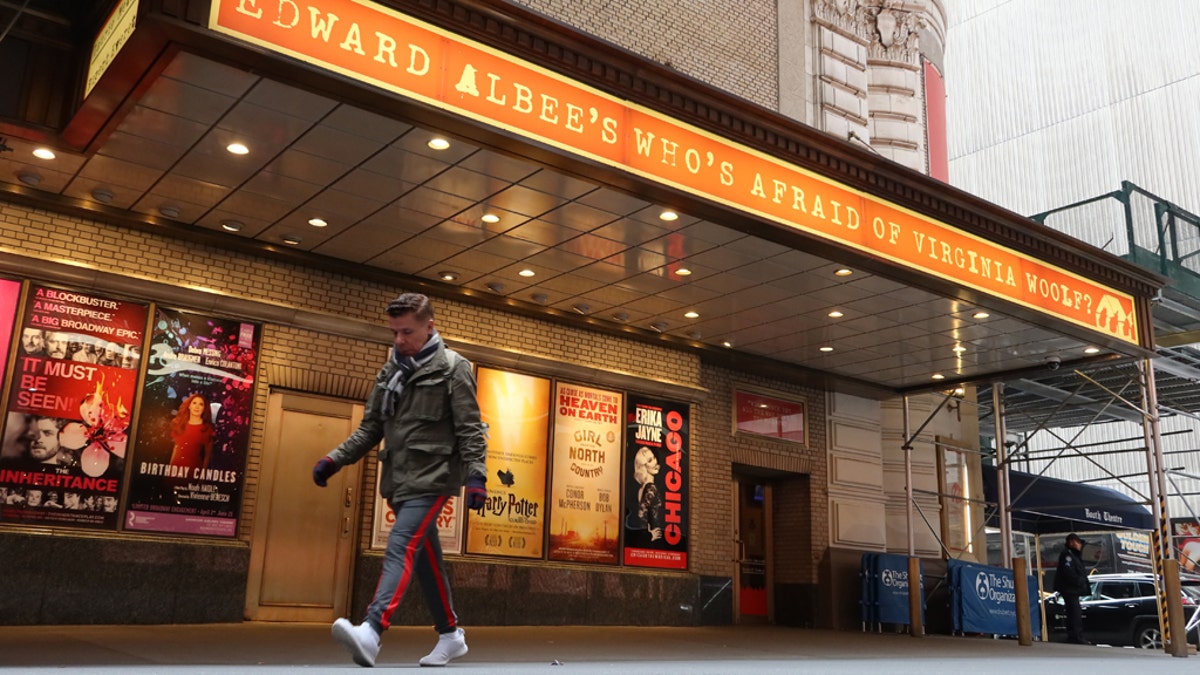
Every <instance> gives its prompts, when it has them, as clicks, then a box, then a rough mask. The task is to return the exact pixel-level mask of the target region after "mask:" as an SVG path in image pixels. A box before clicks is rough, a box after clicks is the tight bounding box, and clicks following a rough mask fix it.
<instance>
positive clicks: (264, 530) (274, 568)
mask: <svg viewBox="0 0 1200 675" xmlns="http://www.w3.org/2000/svg"><path fill="white" fill-rule="evenodd" d="M362 412H363V407H362V404H357V403H351V402H348V401H340V400H335V399H329V398H323V397H320V396H311V395H305V394H299V393H295V392H282V393H281V392H272V393H271V396H270V399H269V401H268V411H267V427H266V440H265V443H264V444H263V446H264V447H263V465H262V476H261V479H260V481H259V493H258V504H257V508H256V510H255V516H254V535H253V537H252V539H251V544H250V546H251V548H250V575H249V581H248V583H247V589H246V618H247V619H250V620H259V621H318V622H325V621H332V620H333V619H335V618H337V617H338V616H345V615H346V609H347V605H348V604H349V595H350V584H351V570H352V569H353V565H354V551H355V548H356V544H357V538H358V527H357V523H358V518H357V505H358V501H359V499H358V488H359V485H360V483H361V481H360V475H361V470H360V467H361V466H362V464H361V462H360V463H359V464H356V465H354V466H349V467H346V468H344V469H342V470H341V471H340V472H338V473H337V474H336V475H335V476H333V478H331V479H330V480H329V486H328V487H326V488H324V489H322V488H319V487H317V486H316V485H313V482H312V466H313V464H314V463H316V461H317V460H318V459H319V458H321V457H322V456H323V455H325V454H326V453H327V452H329V451H330V450H332V449H333V448H334V447H335V446H337V444H338V443H341V442H342V441H343V440H345V439H346V437H347V436H349V435H350V433H351V432H352V431H354V429H355V428H357V426H358V422H359V420H360V419H361V418H362Z"/></svg>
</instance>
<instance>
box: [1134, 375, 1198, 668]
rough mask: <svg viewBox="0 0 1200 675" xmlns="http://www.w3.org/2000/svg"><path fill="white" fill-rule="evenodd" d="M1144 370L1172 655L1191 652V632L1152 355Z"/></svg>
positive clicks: (1158, 563)
mask: <svg viewBox="0 0 1200 675" xmlns="http://www.w3.org/2000/svg"><path fill="white" fill-rule="evenodd" d="M1139 366H1140V368H1141V371H1142V377H1141V386H1142V401H1143V402H1144V403H1145V409H1144V410H1143V413H1142V429H1143V433H1144V434H1145V436H1146V466H1147V469H1149V476H1147V477H1148V478H1149V483H1150V501H1151V504H1152V512H1153V514H1154V518H1155V521H1156V522H1157V524H1158V527H1157V529H1156V530H1155V532H1154V535H1155V536H1154V537H1152V538H1151V539H1152V540H1153V543H1154V545H1153V546H1151V547H1150V552H1151V554H1152V555H1153V561H1154V571H1155V573H1156V576H1157V577H1158V583H1157V586H1158V607H1159V623H1160V625H1161V626H1162V636H1163V648H1164V649H1165V650H1166V651H1167V653H1168V654H1170V655H1171V656H1176V657H1186V656H1187V635H1186V631H1185V629H1184V623H1183V605H1182V599H1181V598H1180V596H1179V565H1178V563H1177V561H1175V560H1174V550H1173V547H1172V546H1171V533H1170V529H1169V528H1168V525H1167V522H1168V513H1167V484H1166V471H1165V468H1164V460H1163V453H1162V435H1161V434H1160V432H1159V424H1158V422H1159V419H1158V392H1157V391H1155V387H1156V383H1155V380H1154V364H1153V363H1151V362H1150V359H1144V360H1142V361H1141V362H1140V363H1139Z"/></svg>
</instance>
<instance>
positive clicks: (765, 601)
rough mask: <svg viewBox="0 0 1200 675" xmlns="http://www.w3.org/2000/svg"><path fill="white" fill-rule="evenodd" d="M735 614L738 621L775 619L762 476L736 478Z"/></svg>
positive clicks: (768, 489) (768, 496) (768, 509)
mask: <svg viewBox="0 0 1200 675" xmlns="http://www.w3.org/2000/svg"><path fill="white" fill-rule="evenodd" d="M733 492H734V514H736V516H735V518H734V532H733V542H734V559H735V561H736V563H735V565H736V567H735V575H736V578H735V579H734V584H733V588H734V598H733V600H734V616H735V620H736V622H737V623H739V624H769V623H774V622H775V603H774V591H773V588H774V570H773V569H772V565H771V559H772V555H771V549H772V545H771V541H772V526H771V486H770V484H768V483H765V482H763V481H762V480H761V479H754V478H749V477H740V478H735V479H734V481H733Z"/></svg>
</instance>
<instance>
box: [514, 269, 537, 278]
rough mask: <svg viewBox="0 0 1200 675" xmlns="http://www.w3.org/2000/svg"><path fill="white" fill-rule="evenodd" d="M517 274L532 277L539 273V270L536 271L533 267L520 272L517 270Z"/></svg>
mask: <svg viewBox="0 0 1200 675" xmlns="http://www.w3.org/2000/svg"><path fill="white" fill-rule="evenodd" d="M517 274H518V275H520V276H523V277H531V276H533V275H535V274H537V272H534V271H533V270H531V269H523V270H521V271H520V272H517Z"/></svg>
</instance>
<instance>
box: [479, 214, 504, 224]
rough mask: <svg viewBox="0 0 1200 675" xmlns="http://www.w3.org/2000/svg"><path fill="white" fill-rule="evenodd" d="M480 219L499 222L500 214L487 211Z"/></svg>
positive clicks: (487, 221)
mask: <svg viewBox="0 0 1200 675" xmlns="http://www.w3.org/2000/svg"><path fill="white" fill-rule="evenodd" d="M480 220H482V221H483V222H485V223H498V222H500V216H498V215H496V214H494V213H485V214H483V217H482V218H480Z"/></svg>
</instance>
